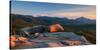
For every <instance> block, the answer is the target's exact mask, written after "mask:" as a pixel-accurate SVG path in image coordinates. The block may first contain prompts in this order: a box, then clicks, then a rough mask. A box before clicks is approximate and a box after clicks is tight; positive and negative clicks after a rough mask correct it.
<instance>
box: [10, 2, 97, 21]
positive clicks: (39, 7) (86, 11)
mask: <svg viewBox="0 0 100 50" xmlns="http://www.w3.org/2000/svg"><path fill="white" fill-rule="evenodd" d="M11 13H12V14H22V15H32V16H35V17H38V16H50V17H66V18H69V19H76V18H79V17H85V18H90V19H96V6H95V5H75V4H61V3H60V4H59V3H43V2H28V1H11Z"/></svg>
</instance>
